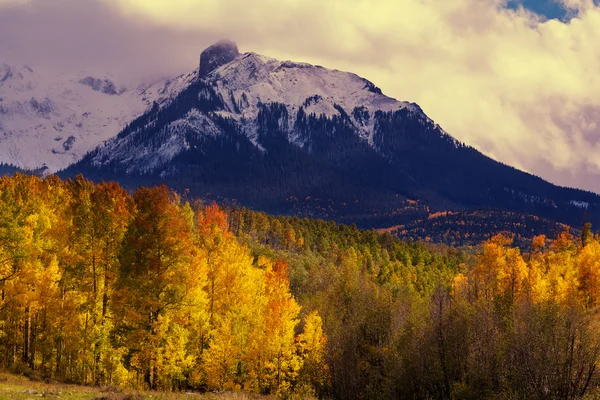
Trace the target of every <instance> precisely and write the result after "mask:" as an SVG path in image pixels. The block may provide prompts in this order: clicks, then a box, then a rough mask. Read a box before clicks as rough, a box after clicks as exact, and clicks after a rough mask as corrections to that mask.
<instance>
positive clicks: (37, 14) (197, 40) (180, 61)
mask: <svg viewBox="0 0 600 400" xmlns="http://www.w3.org/2000/svg"><path fill="white" fill-rule="evenodd" d="M214 39H215V37H211V35H209V34H204V33H202V32H199V31H192V30H189V29H188V30H185V29H178V28H177V27H174V26H168V25H158V24H155V23H152V22H150V21H149V20H147V19H144V18H142V17H137V18H131V17H125V16H123V15H122V14H120V13H118V12H117V10H115V9H114V8H112V7H111V6H109V5H107V4H106V3H103V2H99V1H95V0H53V1H48V0H36V1H34V2H32V3H27V4H12V5H10V4H9V5H4V6H3V7H1V8H0V62H7V63H9V64H10V63H28V64H34V65H35V64H40V65H44V66H51V67H55V68H57V69H59V70H61V71H73V70H74V69H90V68H91V69H94V68H97V69H98V70H101V71H110V72H112V73H114V74H115V75H116V76H121V77H125V78H127V79H139V78H145V79H147V78H156V77H161V76H165V75H174V74H178V73H183V72H187V71H189V70H191V69H193V68H195V67H196V64H197V60H198V56H199V54H200V52H201V51H202V49H203V48H204V47H205V46H206V45H207V44H209V43H211V41H213V40H214Z"/></svg>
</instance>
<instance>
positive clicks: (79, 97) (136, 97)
mask: <svg viewBox="0 0 600 400" xmlns="http://www.w3.org/2000/svg"><path fill="white" fill-rule="evenodd" d="M192 78H193V76H192V75H187V76H186V75H184V76H181V77H179V78H177V79H175V80H173V81H162V82H159V83H156V84H154V85H146V86H142V87H137V88H135V89H127V88H126V87H124V86H122V85H120V84H119V83H117V82H116V81H115V79H114V78H112V77H111V76H109V75H106V74H90V73H89V72H79V73H73V74H57V73H55V72H53V71H51V70H49V69H45V68H43V67H35V68H32V67H30V66H16V65H8V64H5V63H0V162H4V163H6V164H11V165H15V166H18V167H20V168H25V169H31V170H33V169H45V170H46V172H55V171H57V170H59V169H63V168H65V167H67V166H68V165H70V164H72V163H73V162H75V161H78V160H79V159H80V158H81V157H83V156H84V155H85V154H86V153H87V152H89V151H90V150H92V149H94V148H95V147H96V146H97V145H98V144H100V143H101V142H103V141H105V140H107V139H110V138H112V137H114V136H115V135H116V134H117V133H119V131H121V130H122V129H123V128H124V126H125V125H126V124H127V123H129V122H131V121H132V120H133V119H135V118H137V117H138V116H140V115H142V114H143V113H144V112H145V111H147V110H148V109H150V108H151V107H152V105H153V104H154V102H157V103H159V104H160V103H164V102H165V101H167V100H168V99H170V98H173V97H175V96H176V95H177V94H178V93H179V91H180V90H181V89H182V88H184V87H186V86H187V85H188V84H189V83H190V81H191V79H192Z"/></svg>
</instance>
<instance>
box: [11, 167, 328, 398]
mask: <svg viewBox="0 0 600 400" xmlns="http://www.w3.org/2000/svg"><path fill="white" fill-rule="evenodd" d="M287 274H288V267H287V264H286V263H285V262H284V261H282V260H275V261H274V260H270V259H267V258H264V257H263V258H260V259H255V257H253V256H252V255H251V254H250V251H249V250H248V248H247V247H245V246H244V245H241V244H240V243H239V242H238V241H237V239H236V238H235V236H234V235H232V234H231V233H230V232H229V231H228V227H227V215H226V214H225V213H224V212H223V211H222V210H220V209H219V208H218V207H216V206H209V207H206V208H198V207H196V209H195V210H194V207H192V206H191V205H190V204H189V203H185V202H182V201H181V200H180V198H179V197H178V196H177V195H176V194H175V193H173V192H172V191H170V190H168V189H167V188H166V187H164V186H163V187H156V188H152V189H149V188H141V189H139V190H137V191H136V192H135V193H134V194H133V196H131V195H130V194H128V193H127V192H126V191H125V190H124V189H123V188H122V187H120V186H119V185H117V184H115V183H100V184H93V183H92V182H90V181H88V180H86V179H84V178H82V177H77V178H76V179H75V180H72V181H71V180H69V181H61V180H59V179H57V178H54V177H50V178H47V179H40V178H37V177H31V176H25V175H16V176H14V177H12V178H7V177H4V178H1V179H0V293H1V297H0V365H2V366H4V367H7V368H11V369H14V370H20V371H30V372H29V373H35V374H39V375H40V376H41V377H43V378H52V379H58V380H63V381H71V382H78V383H85V384H112V385H128V386H133V387H137V388H149V389H161V390H179V389H184V388H185V389H190V388H191V389H199V390H245V391H248V392H255V393H270V394H276V395H279V396H285V395H289V394H291V393H294V392H295V391H298V390H303V391H304V392H306V391H307V390H309V391H310V388H307V387H306V383H307V382H310V381H311V377H310V374H314V370H315V368H325V367H324V366H323V365H324V356H323V351H324V343H325V342H326V340H325V336H324V333H323V331H322V330H321V329H320V328H319V326H320V317H319V316H318V314H315V313H312V314H310V316H309V317H308V318H307V320H306V323H305V326H306V329H304V330H301V329H299V324H300V322H301V320H300V306H299V305H298V304H297V302H296V301H295V300H294V298H293V297H292V295H291V293H290V287H289V281H288V277H287ZM305 363H306V364H307V365H309V366H310V368H309V369H308V370H307V369H306V368H304V365H305ZM305 371H306V372H305ZM304 375H307V376H304Z"/></svg>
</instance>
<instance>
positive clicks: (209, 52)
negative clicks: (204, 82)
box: [200, 40, 240, 78]
mask: <svg viewBox="0 0 600 400" xmlns="http://www.w3.org/2000/svg"><path fill="white" fill-rule="evenodd" d="M239 55H240V52H239V51H238V47H237V44H236V43H235V42H233V41H231V40H220V41H218V42H217V43H215V44H213V45H212V46H210V47H208V48H207V49H206V50H204V51H203V52H202V54H200V78H204V77H205V76H206V75H208V74H210V73H211V72H212V71H214V70H215V69H217V68H219V67H220V66H222V65H225V64H227V63H229V62H231V61H233V60H234V59H236V58H237V56H239Z"/></svg>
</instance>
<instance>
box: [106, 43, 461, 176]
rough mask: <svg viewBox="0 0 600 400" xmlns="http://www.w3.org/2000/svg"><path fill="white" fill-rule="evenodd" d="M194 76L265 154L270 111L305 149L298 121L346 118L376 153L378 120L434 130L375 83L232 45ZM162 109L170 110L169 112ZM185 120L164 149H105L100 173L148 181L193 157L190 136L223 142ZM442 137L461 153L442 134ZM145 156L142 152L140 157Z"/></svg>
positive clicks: (191, 117)
mask: <svg viewBox="0 0 600 400" xmlns="http://www.w3.org/2000/svg"><path fill="white" fill-rule="evenodd" d="M193 74H194V75H196V76H197V80H196V82H197V84H201V85H205V86H206V87H205V88H203V89H200V90H198V93H197V96H198V97H199V99H201V100H205V101H211V99H212V97H214V100H216V101H218V102H219V103H220V104H219V106H218V107H217V109H215V110H212V112H213V114H214V115H215V116H218V117H219V118H225V119H228V120H231V121H235V122H236V123H237V125H238V127H239V128H240V130H241V131H242V132H243V134H244V135H245V136H247V138H248V139H249V140H250V141H251V142H252V143H253V144H254V145H255V146H257V148H259V149H261V150H262V149H263V147H262V146H261V144H260V140H259V137H258V136H259V131H260V125H259V114H260V113H261V112H263V111H264V107H265V106H266V105H272V104H282V105H284V106H285V109H286V115H285V117H284V118H282V119H281V120H280V121H279V123H280V125H281V129H282V130H283V131H284V134H285V136H286V137H287V140H288V141H289V142H290V143H292V144H294V145H296V146H297V147H299V148H302V147H304V146H308V147H310V146H312V143H310V141H309V137H308V136H307V135H305V134H304V133H305V132H303V131H302V129H300V127H299V126H298V123H297V122H298V117H299V115H300V116H302V115H304V116H305V117H306V116H313V117H320V118H321V117H322V118H333V117H336V118H343V119H345V121H346V122H347V123H348V124H349V125H351V127H352V129H354V130H355V132H356V134H357V136H358V138H360V139H362V140H363V141H364V142H365V144H368V145H369V146H370V147H373V148H376V147H377V143H375V142H374V134H375V131H376V126H375V124H376V118H375V114H376V113H378V112H380V113H386V112H395V111H399V110H403V111H405V112H408V113H410V114H411V115H414V116H415V117H417V118H420V119H422V120H423V121H424V122H426V123H428V124H430V125H432V126H433V125H434V124H433V122H432V121H431V120H430V119H429V118H428V117H427V116H426V115H425V114H424V113H423V111H422V110H421V109H420V107H419V106H417V105H416V104H414V103H408V102H402V101H398V100H395V99H393V98H390V97H388V96H385V95H384V94H383V93H382V92H381V90H380V89H379V88H377V87H376V86H375V85H374V84H373V83H371V82H370V81H368V80H366V79H364V78H361V77H359V76H358V75H356V74H353V73H349V72H343V71H338V70H330V69H326V68H323V67H321V66H314V65H310V64H307V63H298V62H292V61H278V60H276V59H273V58H270V57H265V56H262V55H259V54H256V53H245V54H240V53H239V52H238V49H237V46H236V44H235V43H233V42H229V41H222V42H219V43H217V44H215V45H213V46H211V47H209V48H208V49H206V50H205V51H204V52H203V53H202V55H201V62H200V67H199V69H198V70H196V71H195V72H194V73H193ZM163 108H164V105H163ZM180 117H181V118H178V119H175V120H173V121H170V122H169V123H168V124H167V125H165V126H164V127H162V129H163V131H164V132H165V133H170V135H166V136H165V141H163V142H161V143H158V147H155V146H156V145H157V143H155V142H152V143H149V145H150V147H145V146H144V147H143V148H142V149H140V148H138V151H136V152H129V151H121V150H122V149H124V148H128V147H129V146H128V145H127V144H126V143H128V141H132V140H133V141H136V140H137V137H138V136H139V135H140V134H139V132H138V133H134V134H133V135H132V136H131V137H128V138H123V137H120V138H118V139H115V140H111V141H109V142H107V143H106V144H105V145H103V146H102V147H101V148H100V149H99V150H98V151H97V153H96V156H95V158H94V162H95V163H96V164H98V165H101V164H102V163H105V162H106V161H107V157H108V159H110V162H112V163H114V162H117V161H118V160H120V161H118V162H120V163H121V164H122V165H123V166H126V169H127V171H128V172H135V171H138V172H143V173H150V172H153V171H154V170H156V169H157V168H160V167H161V166H163V165H165V164H166V163H168V162H169V161H170V160H171V159H172V158H173V157H175V156H177V155H178V154H180V153H182V152H185V151H187V150H189V143H188V141H187V140H186V139H185V135H186V134H188V133H190V132H194V133H195V134H196V136H198V137H202V136H218V135H219V134H221V133H222V129H221V128H219V127H218V126H217V125H216V124H215V121H214V119H213V118H212V117H211V116H210V115H209V114H206V113H203V112H200V110H199V109H198V108H194V107H191V108H190V109H189V110H188V111H187V113H186V114H185V115H181V116H180ZM434 129H436V130H438V132H439V135H440V136H443V137H446V138H447V139H448V140H450V141H452V142H454V144H455V145H456V146H458V145H459V143H458V142H456V141H455V140H454V139H453V138H451V137H450V135H448V134H447V133H446V132H444V131H443V130H442V129H441V128H440V127H439V126H437V125H436V126H435V127H434ZM139 150H141V151H139Z"/></svg>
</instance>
